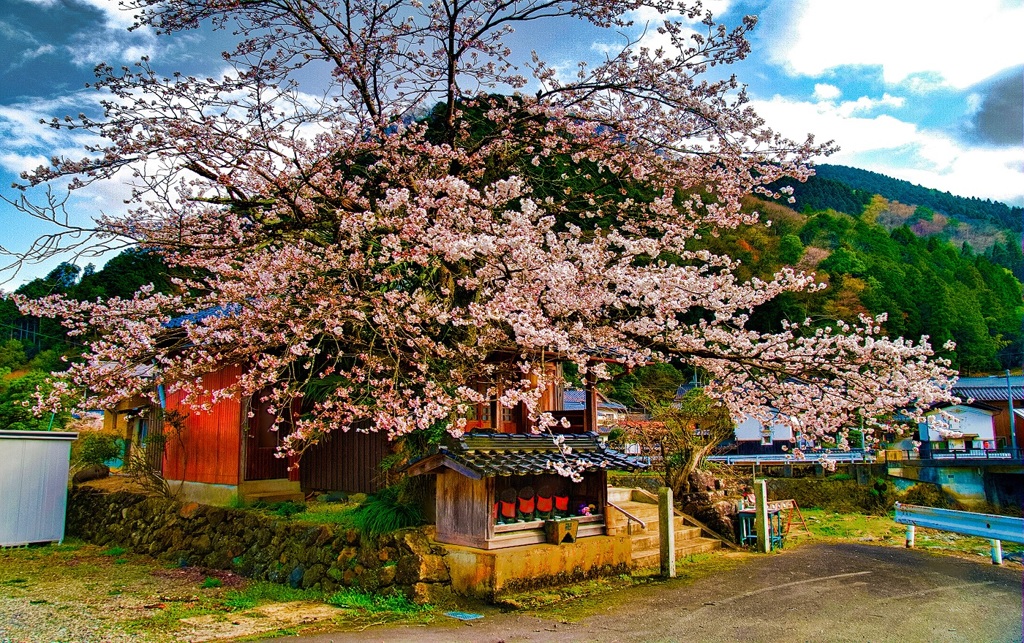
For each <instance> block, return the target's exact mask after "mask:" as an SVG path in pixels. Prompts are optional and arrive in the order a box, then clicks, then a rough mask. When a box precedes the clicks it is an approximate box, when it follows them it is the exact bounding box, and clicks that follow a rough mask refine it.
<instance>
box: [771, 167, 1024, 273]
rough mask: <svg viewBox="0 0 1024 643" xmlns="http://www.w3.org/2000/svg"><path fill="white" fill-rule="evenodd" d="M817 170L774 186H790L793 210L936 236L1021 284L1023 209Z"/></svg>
mask: <svg viewBox="0 0 1024 643" xmlns="http://www.w3.org/2000/svg"><path fill="white" fill-rule="evenodd" d="M816 169H817V174H816V175H815V176H813V177H811V178H810V179H808V180H807V182H806V183H799V182H796V181H780V182H779V183H777V184H776V186H775V187H782V186H787V185H788V186H790V187H792V188H793V197H794V199H795V203H794V205H793V207H794V208H795V209H796V210H797V211H799V212H803V213H804V214H811V213H814V212H821V211H825V210H833V211H835V212H839V213H844V214H848V215H851V216H853V217H857V218H863V219H864V220H865V221H867V222H869V223H878V224H880V225H882V226H883V227H884V228H886V229H887V230H890V231H891V230H895V229H897V228H900V227H902V226H907V227H908V228H910V230H911V231H912V232H913V233H914V234H915V235H917V236H918V237H924V238H930V237H939V238H941V239H944V240H947V241H949V242H950V243H951V244H953V245H955V246H957V247H958V248H962V249H964V250H965V252H970V253H975V252H976V253H979V254H984V255H985V256H986V257H988V259H990V260H991V261H992V262H993V263H995V264H997V265H1000V266H1003V267H1004V268H1007V269H1009V270H1010V271H1011V272H1013V274H1014V275H1016V277H1017V279H1020V280H1024V253H1022V250H1021V227H1022V224H1024V208H1019V207H1011V206H1008V205H1006V204H1004V203H999V202H996V201H991V200H982V199H976V198H964V197H958V196H954V195H952V194H950V193H948V192H939V191H938V190H933V189H929V188H924V187H921V186H919V185H914V184H912V183H909V182H907V181H901V180H898V179H892V178H889V177H887V176H884V175H882V174H877V173H875V172H868V171H867V170H860V169H857V168H852V167H845V166H842V165H820V166H818V167H817V168H816Z"/></svg>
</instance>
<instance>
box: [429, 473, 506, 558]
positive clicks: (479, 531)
mask: <svg viewBox="0 0 1024 643" xmlns="http://www.w3.org/2000/svg"><path fill="white" fill-rule="evenodd" d="M436 494H437V495H436V504H435V506H436V507H437V516H436V517H437V522H436V525H437V540H438V542H443V543H449V544H452V545H466V546H469V547H485V546H486V543H487V538H488V537H489V536H491V535H493V522H494V521H493V519H492V513H491V512H492V508H493V505H494V478H482V479H480V480H474V479H472V478H468V477H466V476H464V475H462V474H461V473H457V472H455V471H451V470H441V471H439V472H438V474H437V487H436Z"/></svg>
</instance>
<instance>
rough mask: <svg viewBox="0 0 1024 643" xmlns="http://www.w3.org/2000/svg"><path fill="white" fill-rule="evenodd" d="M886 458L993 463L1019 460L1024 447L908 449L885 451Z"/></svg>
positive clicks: (890, 460)
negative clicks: (926, 450) (928, 450)
mask: <svg viewBox="0 0 1024 643" xmlns="http://www.w3.org/2000/svg"><path fill="white" fill-rule="evenodd" d="M885 454H886V459H887V460H888V461H889V462H902V461H907V460H917V461H931V460H940V461H941V460H974V461H977V460H989V461H992V462H993V463H999V462H1007V461H1017V460H1021V459H1024V450H1022V449H1016V450H1014V449H1009V448H1003V449H942V450H938V449H932V450H931V451H930V452H918V451H908V450H906V449H902V450H894V449H887V450H886V451H885Z"/></svg>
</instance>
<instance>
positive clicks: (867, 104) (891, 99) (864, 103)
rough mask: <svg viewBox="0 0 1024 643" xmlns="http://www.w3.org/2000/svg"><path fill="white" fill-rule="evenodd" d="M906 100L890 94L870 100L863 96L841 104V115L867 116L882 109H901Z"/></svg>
mask: <svg viewBox="0 0 1024 643" xmlns="http://www.w3.org/2000/svg"><path fill="white" fill-rule="evenodd" d="M905 102H906V100H905V99H904V98H903V97H902V96H890V95H889V94H882V97H881V98H879V99H874V98H868V97H867V96H861V97H860V98H858V99H857V100H854V101H845V102H843V103H840V104H839V113H840V114H842V115H843V116H853V115H854V114H866V113H868V112H873V111H875V110H876V109H879V108H881V107H892V108H899V107H903V105H904V103H905Z"/></svg>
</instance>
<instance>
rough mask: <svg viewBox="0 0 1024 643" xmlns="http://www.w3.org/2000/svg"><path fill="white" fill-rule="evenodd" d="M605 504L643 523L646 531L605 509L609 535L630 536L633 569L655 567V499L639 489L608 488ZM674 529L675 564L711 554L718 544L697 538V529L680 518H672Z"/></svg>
mask: <svg viewBox="0 0 1024 643" xmlns="http://www.w3.org/2000/svg"><path fill="white" fill-rule="evenodd" d="M608 501H609V502H612V503H614V504H615V505H617V506H619V507H621V508H622V509H624V510H626V511H628V512H629V513H631V514H633V516H635V517H637V518H639V519H640V520H642V521H644V523H645V524H646V527H644V526H641V525H640V524H638V523H637V522H636V521H633V520H629V519H628V518H627V516H625V515H624V514H623V513H622V512H621V511H618V510H617V509H615V507H608V511H607V512H606V516H605V524H606V526H607V529H608V535H615V534H627V533H628V534H629V535H630V541H631V542H632V546H633V567H634V568H641V567H655V566H657V565H659V564H660V560H661V536H660V534H659V531H658V504H657V502H658V501H657V499H656V498H653V497H652V496H650V495H649V494H647V493H645V492H643V491H641V490H639V489H629V488H625V487H609V488H608ZM672 523H673V528H674V530H675V536H676V560H679V559H680V558H684V557H686V556H689V555H690V554H697V553H702V552H708V551H714V550H716V549H718V548H719V547H720V546H721V543H720V542H719V541H717V540H715V539H713V538H704V537H702V536H701V535H700V533H701V530H700V527H688V526H686V525H685V524H684V523H683V517H682V516H680V515H678V514H677V515H675V516H674V518H673V521H672Z"/></svg>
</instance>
